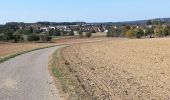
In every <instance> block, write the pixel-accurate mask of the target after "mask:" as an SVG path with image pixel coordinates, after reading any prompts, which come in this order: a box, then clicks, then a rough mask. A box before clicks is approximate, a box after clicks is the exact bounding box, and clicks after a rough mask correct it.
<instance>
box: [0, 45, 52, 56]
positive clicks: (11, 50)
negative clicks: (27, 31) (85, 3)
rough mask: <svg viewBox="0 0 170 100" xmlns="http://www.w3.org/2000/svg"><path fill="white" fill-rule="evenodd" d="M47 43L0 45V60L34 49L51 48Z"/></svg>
mask: <svg viewBox="0 0 170 100" xmlns="http://www.w3.org/2000/svg"><path fill="white" fill-rule="evenodd" d="M52 45H54V44H50V43H49V44H48V43H0V58H1V57H5V56H9V55H12V54H16V53H18V52H23V51H29V50H32V49H36V48H42V47H47V46H52Z"/></svg>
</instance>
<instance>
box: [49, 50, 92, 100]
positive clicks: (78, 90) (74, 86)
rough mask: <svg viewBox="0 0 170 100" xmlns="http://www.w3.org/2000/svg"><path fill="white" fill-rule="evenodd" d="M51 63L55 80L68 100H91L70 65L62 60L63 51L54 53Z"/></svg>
mask: <svg viewBox="0 0 170 100" xmlns="http://www.w3.org/2000/svg"><path fill="white" fill-rule="evenodd" d="M50 62H51V63H50V67H51V68H50V69H51V72H52V74H53V76H54V77H55V79H56V80H57V81H59V84H60V87H61V90H60V91H62V94H63V96H64V98H65V99H66V100H91V98H90V97H89V95H88V94H87V93H86V91H84V89H83V87H82V85H81V84H80V83H79V81H78V79H77V77H76V75H75V73H74V72H73V71H72V70H71V69H70V68H69V64H68V63H67V62H66V61H64V59H63V58H62V56H61V49H60V50H57V51H56V52H54V53H53V56H52V60H51V61H50ZM57 83H58V82H57ZM57 83H56V84H57ZM57 85H58V84H57Z"/></svg>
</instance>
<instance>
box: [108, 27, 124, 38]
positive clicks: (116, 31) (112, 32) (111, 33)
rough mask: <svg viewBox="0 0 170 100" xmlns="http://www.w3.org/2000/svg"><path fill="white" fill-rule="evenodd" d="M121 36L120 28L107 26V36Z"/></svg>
mask: <svg viewBox="0 0 170 100" xmlns="http://www.w3.org/2000/svg"><path fill="white" fill-rule="evenodd" d="M119 36H121V30H120V29H118V28H116V29H115V28H109V29H108V32H107V37H119Z"/></svg>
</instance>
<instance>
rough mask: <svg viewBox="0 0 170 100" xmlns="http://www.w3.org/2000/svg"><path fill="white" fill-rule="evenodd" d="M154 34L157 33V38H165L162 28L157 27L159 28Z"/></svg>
mask: <svg viewBox="0 0 170 100" xmlns="http://www.w3.org/2000/svg"><path fill="white" fill-rule="evenodd" d="M154 33H155V36H157V37H161V36H163V32H162V29H161V26H157V27H156V28H155V29H154Z"/></svg>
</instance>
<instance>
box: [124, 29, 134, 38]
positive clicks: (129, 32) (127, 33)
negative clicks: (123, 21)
mask: <svg viewBox="0 0 170 100" xmlns="http://www.w3.org/2000/svg"><path fill="white" fill-rule="evenodd" d="M134 36H135V34H134V30H133V29H130V30H128V31H127V32H126V37H128V38H132V37H134Z"/></svg>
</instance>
